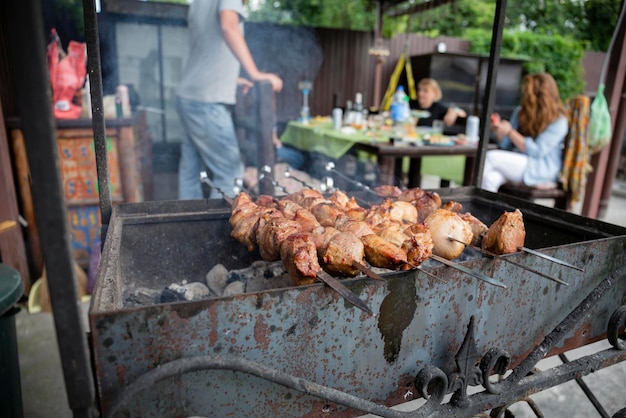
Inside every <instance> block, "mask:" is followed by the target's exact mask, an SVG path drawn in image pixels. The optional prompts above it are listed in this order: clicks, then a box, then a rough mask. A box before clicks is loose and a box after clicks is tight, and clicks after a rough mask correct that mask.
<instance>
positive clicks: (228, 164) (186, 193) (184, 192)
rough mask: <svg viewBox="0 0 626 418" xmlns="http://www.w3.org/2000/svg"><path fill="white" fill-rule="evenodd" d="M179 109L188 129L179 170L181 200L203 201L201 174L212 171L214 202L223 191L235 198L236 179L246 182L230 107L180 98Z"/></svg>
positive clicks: (210, 174) (178, 98) (181, 151)
mask: <svg viewBox="0 0 626 418" xmlns="http://www.w3.org/2000/svg"><path fill="white" fill-rule="evenodd" d="M176 109H177V110H178V114H179V116H180V119H181V121H182V124H183V127H184V129H185V135H183V138H182V142H181V144H180V164H179V166H178V197H179V199H201V198H203V197H204V196H203V194H202V187H201V184H200V172H201V171H204V170H205V168H208V169H209V173H208V174H209V178H210V179H211V182H212V183H213V185H214V186H215V188H211V195H210V196H209V197H210V198H212V199H216V198H221V197H222V195H221V194H220V193H219V192H218V191H217V188H220V189H222V190H223V191H224V193H226V194H227V195H228V196H233V194H234V193H233V184H234V180H235V178H243V172H244V169H243V163H242V161H241V155H240V153H239V143H238V141H237V136H236V134H235V127H234V125H233V120H232V116H231V114H230V112H229V110H228V108H227V107H226V105H223V104H220V103H206V102H200V101H197V100H189V99H184V98H181V97H176Z"/></svg>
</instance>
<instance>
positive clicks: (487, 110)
mask: <svg viewBox="0 0 626 418" xmlns="http://www.w3.org/2000/svg"><path fill="white" fill-rule="evenodd" d="M505 17H506V0H498V1H497V2H496V11H495V14H494V18H493V32H492V35H491V48H490V50H489V65H488V67H487V84H486V86H485V95H484V97H483V106H482V110H481V115H480V120H481V121H482V123H481V132H480V142H479V144H478V153H477V155H476V166H475V168H474V185H475V186H479V185H480V184H481V183H482V180H483V167H484V165H485V153H486V152H487V147H488V145H489V136H490V129H491V122H490V115H491V112H492V110H493V106H494V103H495V101H496V99H495V97H496V80H497V79H498V67H499V65H500V49H501V46H502V32H503V30H504V19H505Z"/></svg>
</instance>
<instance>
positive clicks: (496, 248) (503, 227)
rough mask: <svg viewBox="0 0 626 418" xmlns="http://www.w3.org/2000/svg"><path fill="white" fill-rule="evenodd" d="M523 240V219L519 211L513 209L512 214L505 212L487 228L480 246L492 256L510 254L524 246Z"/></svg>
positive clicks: (524, 233)
mask: <svg viewBox="0 0 626 418" xmlns="http://www.w3.org/2000/svg"><path fill="white" fill-rule="evenodd" d="M525 239H526V229H525V228H524V217H523V216H522V212H520V210H519V209H515V210H514V211H513V212H506V211H505V212H504V213H503V214H502V215H500V217H499V218H498V219H497V220H496V221H495V222H494V223H492V224H491V225H490V226H489V229H488V230H487V232H486V233H485V235H484V236H483V239H482V244H481V246H482V248H483V250H486V251H490V252H492V253H494V254H498V255H500V254H511V253H515V252H517V251H519V248H520V247H523V246H524V240H525Z"/></svg>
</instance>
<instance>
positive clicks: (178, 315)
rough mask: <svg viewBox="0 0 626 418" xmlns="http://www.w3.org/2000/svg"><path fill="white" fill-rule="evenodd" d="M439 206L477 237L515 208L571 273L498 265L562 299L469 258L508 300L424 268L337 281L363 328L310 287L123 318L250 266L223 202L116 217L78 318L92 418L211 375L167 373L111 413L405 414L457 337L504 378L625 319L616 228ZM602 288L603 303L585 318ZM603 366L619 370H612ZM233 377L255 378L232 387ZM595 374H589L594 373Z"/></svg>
mask: <svg viewBox="0 0 626 418" xmlns="http://www.w3.org/2000/svg"><path fill="white" fill-rule="evenodd" d="M438 192H439V193H440V194H441V196H442V198H443V200H444V201H448V200H456V201H458V202H461V203H462V204H463V206H464V211H468V212H471V213H472V214H474V215H475V216H477V217H478V218H479V219H481V220H482V221H483V222H485V223H487V224H490V223H491V222H493V221H494V220H495V219H497V218H498V217H499V216H500V215H501V214H502V212H503V210H513V209H514V208H519V209H520V210H521V211H522V213H523V214H524V220H525V226H526V231H527V239H526V246H527V247H529V248H533V249H541V251H542V252H544V253H546V254H548V255H551V256H554V257H557V258H559V259H562V260H564V261H567V262H569V263H572V264H575V265H578V266H581V267H584V269H585V271H584V272H579V271H576V270H573V269H568V268H566V267H563V266H560V265H557V264H554V263H551V262H550V261H548V260H545V259H542V258H538V257H536V256H533V255H531V254H526V253H516V254H512V255H508V256H506V257H510V258H511V259H512V260H514V261H516V262H518V263H520V264H523V265H526V266H528V267H531V268H533V269H535V270H538V271H541V272H543V273H546V274H549V275H551V276H553V277H557V278H560V279H562V280H564V281H565V282H567V283H569V284H570V285H569V286H564V285H560V284H558V283H555V282H552V281H549V280H546V279H545V278H542V277H540V276H538V275H535V274H533V273H530V272H528V271H525V270H523V269H520V268H519V267H516V266H515V265H513V264H511V263H505V262H503V261H502V260H498V259H490V258H485V257H482V256H480V255H477V254H475V255H474V256H473V257H469V258H468V259H467V260H466V261H463V262H462V263H463V264H464V265H466V266H467V267H470V268H472V269H474V270H477V271H480V272H482V273H484V274H486V275H489V276H491V277H493V278H495V279H497V280H499V281H501V282H503V283H504V284H505V285H506V286H507V288H506V289H502V288H499V287H495V286H492V285H489V284H487V283H484V282H480V281H477V280H476V279H474V278H472V277H469V276H467V275H465V274H463V273H461V272H460V271H457V270H455V269H452V268H450V267H446V266H440V265H436V264H430V263H427V264H426V265H425V268H427V269H428V270H429V271H431V272H434V273H436V274H437V275H439V276H440V277H441V278H442V280H436V279H434V278H431V277H429V276H427V275H425V274H424V273H420V272H417V271H409V272H393V273H389V274H386V275H384V277H385V279H386V283H385V282H378V281H374V280H370V279H368V278H362V277H357V278H353V279H346V280H344V281H343V282H344V283H345V285H346V286H347V287H349V288H350V289H352V290H353V291H354V292H355V293H356V294H357V295H359V296H360V297H361V299H363V300H364V301H365V302H366V303H367V304H368V305H369V306H370V308H372V310H373V311H374V312H376V313H379V315H378V316H377V317H370V316H368V315H367V314H365V313H363V312H362V311H360V310H358V309H356V308H355V307H353V306H352V305H350V304H347V303H346V302H345V301H344V300H343V299H342V298H341V297H340V296H338V295H337V294H336V293H334V292H333V291H331V290H330V289H329V288H327V287H325V286H324V285H322V284H314V285H310V286H303V287H289V288H280V289H273V290H268V291H263V292H258V293H250V294H243V295H239V296H233V297H222V298H214V299H207V300H202V301H194V302H175V303H166V304H154V305H151V306H143V307H136V306H132V307H130V306H125V305H124V300H125V295H127V294H128V292H130V291H132V290H133V289H135V288H136V287H137V286H144V287H150V288H156V289H162V288H164V287H166V286H167V285H169V284H170V283H172V282H174V281H177V282H179V281H181V280H187V281H190V282H191V281H204V277H205V275H206V273H207V272H208V271H209V270H210V269H211V267H213V266H214V265H215V264H217V263H222V264H224V265H225V266H226V267H227V268H241V267H245V266H247V265H249V264H250V263H251V262H252V261H254V260H257V259H259V257H258V255H257V254H255V253H248V252H247V251H246V249H245V248H244V246H243V245H241V244H240V243H239V242H237V241H235V240H234V239H232V238H231V237H230V231H231V227H230V225H229V224H228V217H229V215H230V210H229V207H228V206H227V205H226V203H225V202H222V201H213V200H210V201H178V202H145V203H140V204H127V205H120V206H116V207H115V210H114V212H113V217H112V219H111V223H110V225H109V231H108V236H107V240H106V243H105V247H104V251H103V255H102V259H101V263H100V268H99V272H98V277H97V282H96V286H95V289H94V295H93V299H92V305H91V308H90V312H89V321H90V326H91V344H92V353H93V361H94V367H95V373H96V378H97V387H98V398H99V403H100V408H101V411H102V413H104V414H105V416H106V415H107V414H108V413H109V412H111V410H112V408H118V407H119V406H120V405H119V399H120V398H123V397H124V391H125V390H128V388H129V387H132V385H133V384H134V383H135V382H138V381H141V379H142V376H145V375H146V374H147V373H154V372H158V371H159V369H160V368H163V370H165V368H166V367H168V365H170V366H172V367H174V364H177V362H181V361H183V360H184V359H199V358H204V359H205V360H206V359H213V360H212V361H213V363H212V366H211V367H210V368H211V369H210V370H203V367H200V366H192V367H190V368H186V367H185V365H184V364H182V363H181V366H180V369H177V370H174V372H173V375H172V377H169V378H165V379H162V380H159V381H157V382H154V384H152V385H151V386H150V388H149V389H147V390H141V391H137V392H136V393H135V392H133V396H132V401H131V402H128V403H127V405H124V408H123V409H122V410H123V411H127V412H129V414H130V415H129V416H139V415H141V416H144V417H146V416H189V415H194V414H197V415H202V416H220V417H223V416H258V417H267V416H322V415H325V414H333V416H357V415H360V414H362V413H363V411H370V412H371V411H375V412H378V413H379V414H380V415H383V416H394V415H393V414H392V413H391V412H389V413H388V414H385V413H384V412H385V411H384V410H383V411H376V410H373V409H371V408H368V406H371V404H378V405H383V406H385V405H386V406H389V405H395V404H398V403H401V402H404V401H407V400H411V399H415V398H418V397H419V395H418V390H416V387H415V384H416V381H415V378H416V376H417V375H418V374H419V373H420V372H421V371H423V370H424V369H425V368H427V367H432V368H436V369H437V370H441V371H443V372H444V373H445V374H446V375H449V376H450V375H453V374H454V373H455V372H456V371H457V368H458V363H457V361H456V360H455V355H456V353H457V352H458V351H459V349H460V348H461V346H462V344H463V342H464V340H465V339H467V338H466V334H467V333H468V324H470V323H471V324H472V326H471V328H472V331H473V342H472V343H473V344H474V345H475V351H476V352H477V353H479V355H480V356H482V355H484V354H485V353H487V352H488V351H489V350H490V349H493V348H497V349H498V350H500V351H502V352H506V353H507V354H508V356H509V358H510V365H509V366H508V368H509V369H511V368H514V367H516V366H518V365H519V364H521V363H523V362H524V360H525V359H527V360H526V361H534V360H533V359H532V357H533V356H529V354H532V353H534V354H533V355H534V356H537V354H536V352H537V347H538V346H541V344H542V341H543V344H544V346H546V348H545V352H543V353H542V354H541V355H540V356H539V357H543V355H546V354H549V355H553V354H558V353H562V352H564V351H567V350H570V349H572V348H576V347H581V346H583V345H586V344H589V343H592V342H595V341H597V340H599V339H602V338H604V337H605V335H606V333H607V322H608V321H609V317H610V316H611V314H612V313H613V312H614V311H615V310H616V309H617V308H619V307H620V306H621V305H625V304H626V279H624V277H618V278H617V279H616V280H609V281H608V284H607V283H606V280H607V277H608V276H611V275H614V274H616V272H620V271H622V270H623V269H624V266H626V251H625V246H626V229H625V228H622V227H618V226H615V225H610V224H606V223H603V222H600V221H596V220H592V219H587V218H582V217H579V216H576V215H573V214H571V213H566V212H562V211H559V210H555V209H551V208H547V207H544V206H538V205H534V204H532V203H529V202H525V201H522V200H518V199H515V198H513V197H508V196H504V195H498V194H492V193H488V192H485V191H482V190H479V189H474V188H458V189H448V190H443V189H442V190H439V191H438ZM466 251H471V250H466ZM603 283H604V284H603ZM600 285H602V286H604V287H603V288H602V291H601V292H600V293H599V294H598V296H597V297H596V298H594V299H593V301H592V302H589V303H587V302H586V301H585V300H586V298H588V295H590V294H592V293H593V292H594V289H596V288H598V287H601V286H600ZM596 293H598V292H597V291H596ZM584 301H585V302H584ZM581 304H582V305H584V306H583V309H584V311H583V312H582V313H579V314H578V316H577V318H580V319H576V321H575V323H574V324H569V325H567V324H566V325H567V326H571V329H570V331H567V330H568V329H569V328H567V327H564V328H563V330H561V327H562V326H563V325H562V323H563V322H564V321H565V323H567V319H568V317H569V316H570V314H571V313H572V312H574V311H576V310H577V309H580V306H579V305H581ZM570 322H572V321H570ZM555 329H556V331H557V334H558V335H559V339H558V340H557V341H554V342H551V343H550V344H548V345H546V343H545V341H544V339H546V336H548V335H551V333H553V332H555ZM561 334H562V335H561ZM561 337H562V338H561ZM540 350H543V348H540ZM615 351H618V350H615ZM528 358H530V360H528ZM540 359H541V358H537V360H536V361H539V360H540ZM616 361H621V360H620V359H617V360H615V359H613V360H611V362H616ZM240 362H244V363H246V362H249V363H250V364H251V365H252V366H251V367H252V368H253V369H254V368H255V367H256V366H259V367H262V368H263V370H264V371H259V370H255V371H253V372H246V371H245V369H246V366H245V365H244V366H242V365H241V364H239V363H240ZM209 363H211V362H209ZM605 363H607V364H608V363H610V361H605ZM605 366H606V364H604V365H600V366H599V365H597V364H596V365H594V366H593V369H596V368H598V367H599V368H601V367H605ZM589 367H591V366H589ZM242 368H243V370H244V371H241V370H242ZM174 369H175V367H174ZM183 370H186V371H189V372H187V373H183ZM235 370H239V371H235ZM273 371H275V373H274V372H273ZM591 371H592V370H590V371H589V372H591ZM268 373H269V374H268ZM268 375H269V376H273V377H274V378H276V379H278V378H277V377H276V376H275V375H280V376H283V375H284V376H287V378H285V379H287V380H289V378H293V379H292V380H293V381H294V382H300V383H299V385H302V387H301V388H299V390H296V389H294V388H292V387H286V386H289V385H288V384H284V382H283V383H282V384H276V382H275V381H271V380H273V378H269V379H268V378H267V376H268ZM571 378H573V377H571ZM278 380H279V379H278ZM302 382H313V383H315V384H317V385H321V387H323V388H330V390H331V391H335V390H337V391H339V392H340V393H345V394H347V395H348V396H353V397H356V398H358V399H362V400H364V402H366V403H365V404H364V407H363V408H356V409H355V408H346V407H345V406H343V405H346V404H347V405H349V404H350V403H349V402H348V403H344V404H343V405H341V402H336V400H337V399H341V397H339V398H337V397H336V394H335V397H333V396H330V397H329V398H328V399H321V398H320V397H319V396H312V395H311V394H315V393H314V389H313V388H311V387H310V385H309V386H307V385H306V384H304V383H302ZM279 383H280V382H279ZM129 385H130V386H129ZM296 385H298V383H296ZM448 391H449V390H448ZM510 392H511V393H512V392H514V391H512V390H511V391H510ZM528 392H530V391H526V393H528ZM307 393H309V394H307ZM333 393H334V392H333ZM510 396H513V395H510ZM329 399H330V400H329ZM470 399H471V397H470ZM506 402H508V399H507V398H506V396H504V395H499V397H497V398H493V399H489V398H488V397H487V398H485V399H483V400H481V401H480V402H478V401H477V402H474V403H473V404H472V403H471V401H470V403H469V405H470V406H471V408H469V409H467V411H466V413H467V414H468V415H467V416H469V415H471V413H470V412H471V411H472V410H479V409H480V408H481V407H484V406H487V405H488V406H491V407H493V406H497V405H500V404H504V403H506ZM457 406H458V405H457ZM465 406H467V402H465ZM277 411H280V412H277ZM456 411H457V412H455V413H452V412H447V413H446V416H464V412H463V410H462V409H461V410H458V409H457V410H456ZM424 414H425V413H424ZM122 416H125V415H122ZM413 416H426V415H419V414H417V415H413Z"/></svg>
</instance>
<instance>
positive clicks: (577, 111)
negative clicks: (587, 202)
mask: <svg viewBox="0 0 626 418" xmlns="http://www.w3.org/2000/svg"><path fill="white" fill-rule="evenodd" d="M566 108H567V114H568V115H567V117H568V124H569V131H568V133H567V137H566V138H565V144H564V149H563V168H562V170H561V175H560V178H559V180H560V183H561V184H562V187H563V189H564V190H565V191H567V192H568V193H569V195H570V201H571V203H575V202H577V201H578V200H580V197H581V194H582V192H583V190H584V189H585V186H586V184H587V175H588V174H589V172H590V171H591V165H590V163H589V160H590V154H589V136H588V129H589V109H590V101H589V97H587V96H582V95H580V96H574V97H572V98H570V99H569V100H568V101H567V103H566Z"/></svg>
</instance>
